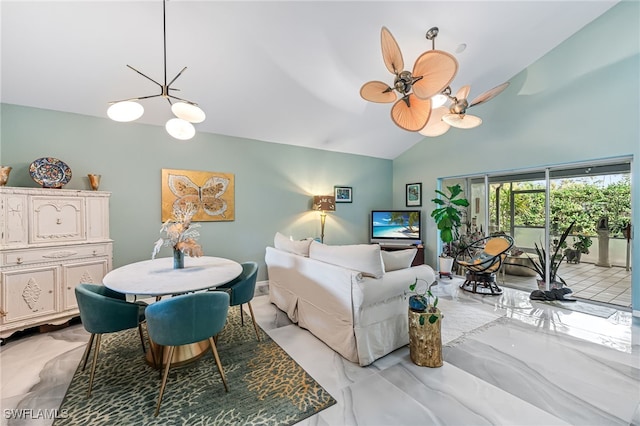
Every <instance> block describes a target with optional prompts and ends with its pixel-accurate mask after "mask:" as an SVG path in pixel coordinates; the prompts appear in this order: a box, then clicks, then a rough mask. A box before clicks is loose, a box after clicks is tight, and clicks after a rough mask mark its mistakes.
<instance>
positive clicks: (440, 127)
mask: <svg viewBox="0 0 640 426" xmlns="http://www.w3.org/2000/svg"><path fill="white" fill-rule="evenodd" d="M448 112H449V109H448V108H447V107H438V108H435V109H434V110H432V111H431V116H430V117H429V121H428V122H427V125H426V126H424V127H423V128H422V130H420V134H421V135H424V136H429V137H432V138H433V137H436V136H440V135H444V134H445V133H447V130H449V127H450V126H449V125H448V124H447V123H445V122H444V121H442V116H443V115H445V114H446V113H448Z"/></svg>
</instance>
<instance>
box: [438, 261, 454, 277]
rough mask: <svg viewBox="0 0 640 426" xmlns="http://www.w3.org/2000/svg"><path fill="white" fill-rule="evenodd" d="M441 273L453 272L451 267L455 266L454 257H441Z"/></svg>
mask: <svg viewBox="0 0 640 426" xmlns="http://www.w3.org/2000/svg"><path fill="white" fill-rule="evenodd" d="M438 261H439V262H440V273H441V274H445V275H449V274H451V268H452V267H453V257H439V258H438Z"/></svg>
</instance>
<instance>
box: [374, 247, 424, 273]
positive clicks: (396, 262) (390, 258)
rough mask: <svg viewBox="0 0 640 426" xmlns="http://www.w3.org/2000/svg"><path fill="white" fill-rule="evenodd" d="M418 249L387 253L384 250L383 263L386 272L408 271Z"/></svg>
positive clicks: (382, 253) (382, 252)
mask: <svg viewBox="0 0 640 426" xmlns="http://www.w3.org/2000/svg"><path fill="white" fill-rule="evenodd" d="M416 253H418V249H415V248H411V249H406V250H396V251H385V250H382V251H381V252H380V254H381V255H382V263H383V265H384V270H385V272H391V271H397V270H398V269H406V268H410V267H411V262H413V259H414V258H415V257H416Z"/></svg>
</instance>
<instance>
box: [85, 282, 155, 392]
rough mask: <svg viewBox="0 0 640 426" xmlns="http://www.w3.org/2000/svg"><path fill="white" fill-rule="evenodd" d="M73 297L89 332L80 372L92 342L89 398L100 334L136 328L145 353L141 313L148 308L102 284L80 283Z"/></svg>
mask: <svg viewBox="0 0 640 426" xmlns="http://www.w3.org/2000/svg"><path fill="white" fill-rule="evenodd" d="M75 294H76V300H77V302H78V309H79V310H80V320H81V321H82V325H83V326H84V328H85V330H87V331H88V332H89V333H91V337H90V338H89V343H87V346H86V348H85V350H84V355H83V356H82V358H83V364H82V371H84V370H85V368H86V366H87V360H88V359H89V354H90V353H91V347H92V346H93V343H94V340H95V349H94V351H93V362H92V364H91V374H90V376H89V390H88V391H87V398H88V397H90V396H91V388H92V387H93V378H94V376H95V371H96V365H97V363H98V352H99V351H100V341H101V339H102V335H103V334H105V333H115V332H118V331H123V330H128V329H131V328H136V327H137V328H138V333H139V334H140V342H141V343H142V351H143V352H146V348H145V345H144V338H143V337H142V323H143V322H144V320H145V316H144V310H145V308H146V306H147V305H146V304H145V303H144V302H138V303H130V302H127V301H126V296H125V295H124V294H122V293H118V292H117V291H113V290H110V289H108V288H107V287H105V286H103V285H96V284H84V283H81V284H78V285H77V286H76V288H75Z"/></svg>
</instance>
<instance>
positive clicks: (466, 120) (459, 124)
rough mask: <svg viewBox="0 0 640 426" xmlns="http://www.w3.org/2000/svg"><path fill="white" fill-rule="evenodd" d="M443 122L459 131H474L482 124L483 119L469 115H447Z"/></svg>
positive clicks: (443, 117)
mask: <svg viewBox="0 0 640 426" xmlns="http://www.w3.org/2000/svg"><path fill="white" fill-rule="evenodd" d="M442 121H444V122H445V123H447V124H448V125H450V126H453V127H456V128H458V129H473V128H474V127H478V126H479V125H481V124H482V119H481V118H480V117H476V116H475V115H469V114H464V115H462V114H445V115H443V116H442Z"/></svg>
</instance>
